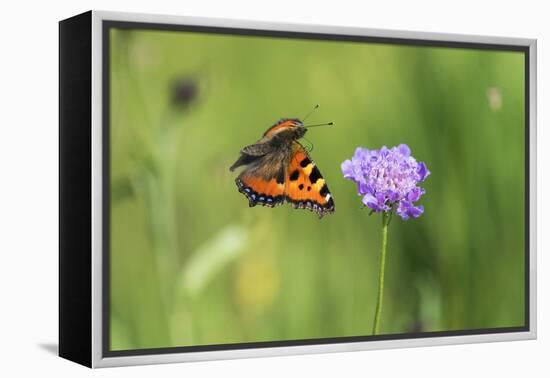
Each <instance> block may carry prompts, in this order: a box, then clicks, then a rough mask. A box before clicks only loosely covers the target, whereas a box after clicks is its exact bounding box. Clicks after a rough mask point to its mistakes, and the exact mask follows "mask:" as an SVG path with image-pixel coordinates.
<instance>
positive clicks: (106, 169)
mask: <svg viewBox="0 0 550 378" xmlns="http://www.w3.org/2000/svg"><path fill="white" fill-rule="evenodd" d="M113 28H117V29H126V30H130V29H138V30H153V31H172V32H176V31H179V32H194V33H205V34H222V35H233V36H253V37H258V36H259V37H268V38H290V39H306V40H322V41H346V42H360V43H375V44H391V45H401V46H415V47H443V48H462V49H474V50H492V51H516V52H521V53H523V54H524V57H525V61H524V69H525V72H524V73H525V79H524V82H525V83H524V85H525V88H524V90H525V93H524V98H525V104H524V114H525V119H524V122H525V125H524V128H525V134H524V138H525V140H524V148H525V156H524V159H525V168H524V169H525V172H524V174H525V186H524V207H525V214H524V217H525V219H524V222H525V228H524V239H525V250H524V254H525V261H524V289H525V293H524V301H525V304H524V305H525V308H524V321H525V324H524V325H523V326H517V327H497V328H480V329H470V330H449V331H436V332H416V333H399V334H387V335H369V336H345V337H332V338H317V339H299V340H283V341H258V342H245V343H231V344H209V345H193V346H179V347H166V348H146V349H129V350H116V351H112V350H110V337H111V335H110V212H111V207H110V190H109V188H110V179H111V177H110V163H111V161H110V147H111V146H110V108H109V106H110V48H111V45H110V38H109V31H110V30H111V29H113ZM101 35H102V134H103V140H102V143H103V145H102V162H103V163H102V164H103V166H102V169H103V188H102V196H103V203H102V212H103V219H102V231H103V240H102V272H101V275H102V314H101V316H102V330H101V332H102V346H101V352H102V357H104V358H105V357H125V356H144V355H156V354H172V353H191V352H209V351H224V350H243V349H259V348H278V347H294V346H307V345H321V344H328V345H329V344H340V343H355V342H366V341H382V340H406V339H419V338H431V337H448V336H471V335H484V334H498V333H513V332H529V331H530V315H531V314H530V299H531V298H530V226H531V225H530V223H531V221H530V148H529V144H530V136H531V135H530V111H531V109H530V101H531V99H530V89H531V88H530V87H531V86H530V73H531V72H530V59H531V53H530V47H529V46H522V45H511V44H499V43H483V42H458V41H441V40H436V39H417V38H395V37H373V36H360V35H351V34H350V35H344V34H327V33H315V32H297V31H281V30H265V29H244V28H232V27H218V26H197V25H181V24H169V23H166V24H165V23H149V22H138V21H116V20H103V21H102V22H101Z"/></svg>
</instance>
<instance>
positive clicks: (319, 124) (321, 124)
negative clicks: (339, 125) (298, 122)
mask: <svg viewBox="0 0 550 378" xmlns="http://www.w3.org/2000/svg"><path fill="white" fill-rule="evenodd" d="M332 125H334V122H328V123H318V124H316V125H307V126H304V127H305V128H308V129H309V128H310V127H319V126H332Z"/></svg>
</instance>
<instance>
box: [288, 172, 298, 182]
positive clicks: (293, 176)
mask: <svg viewBox="0 0 550 378" xmlns="http://www.w3.org/2000/svg"><path fill="white" fill-rule="evenodd" d="M298 176H300V172H298V170H297V169H296V170H294V172H292V173H291V174H290V177H289V179H290V181H296V180H298Z"/></svg>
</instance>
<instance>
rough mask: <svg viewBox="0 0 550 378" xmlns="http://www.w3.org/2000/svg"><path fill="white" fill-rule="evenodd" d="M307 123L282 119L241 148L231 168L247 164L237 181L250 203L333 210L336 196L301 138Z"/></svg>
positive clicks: (329, 211)
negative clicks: (302, 143) (255, 139)
mask: <svg viewBox="0 0 550 378" xmlns="http://www.w3.org/2000/svg"><path fill="white" fill-rule="evenodd" d="M315 108H317V106H316V107H315ZM326 125H332V122H331V123H328V124H326ZM312 126H322V125H312ZM307 127H310V126H304V124H303V122H302V121H300V120H299V119H294V118H284V119H281V120H280V121H279V122H277V123H276V124H274V125H273V126H271V127H270V128H269V129H267V131H266V132H265V133H264V135H263V137H262V138H261V139H260V140H258V141H257V142H256V143H254V144H251V145H249V146H246V147H244V148H243V149H242V150H241V155H240V156H239V158H238V159H237V161H236V162H235V163H234V164H233V165H232V166H231V168H229V170H230V171H233V170H235V168H237V167H240V166H242V165H244V166H246V168H245V169H244V170H243V171H242V172H241V174H240V175H239V176H238V177H237V178H236V180H235V182H236V184H237V188H238V189H239V192H241V193H243V194H244V195H245V196H246V198H247V199H248V201H249V206H250V207H253V206H256V205H258V204H260V205H262V206H269V207H275V206H276V205H281V204H283V203H284V202H285V201H286V202H288V203H290V204H291V205H292V207H294V208H295V209H309V210H310V211H314V212H316V213H317V214H318V215H319V218H322V217H323V215H325V214H330V213H333V212H334V199H333V198H332V195H331V193H330V191H329V189H328V186H327V184H326V182H325V180H324V179H323V176H322V175H321V172H319V169H318V168H317V167H316V166H315V163H314V162H313V161H312V160H311V159H310V157H309V155H308V153H307V151H306V150H305V148H304V147H303V146H302V145H301V144H300V143H299V142H298V139H300V138H302V137H303V136H304V135H305V133H306V131H307Z"/></svg>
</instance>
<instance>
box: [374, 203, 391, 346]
mask: <svg viewBox="0 0 550 378" xmlns="http://www.w3.org/2000/svg"><path fill="white" fill-rule="evenodd" d="M390 218H391V213H387V212H383V213H382V249H381V251H380V271H379V273H378V300H377V301H376V312H375V313H374V325H373V326H372V334H373V335H377V334H378V330H379V328H380V315H381V314H382V300H383V299H384V269H385V267H386V247H387V246H388V224H389V223H390Z"/></svg>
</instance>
